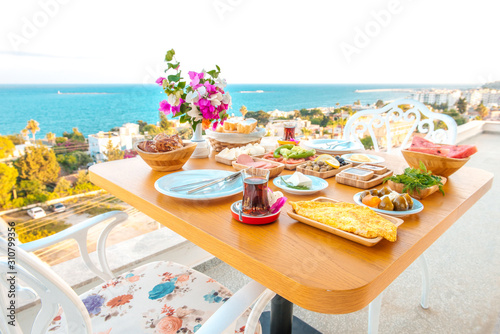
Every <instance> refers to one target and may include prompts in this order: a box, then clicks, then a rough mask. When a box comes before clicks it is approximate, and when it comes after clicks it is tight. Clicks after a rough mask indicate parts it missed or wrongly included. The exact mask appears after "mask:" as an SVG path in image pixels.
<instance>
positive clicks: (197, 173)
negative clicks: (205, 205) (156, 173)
mask: <svg viewBox="0 0 500 334" xmlns="http://www.w3.org/2000/svg"><path fill="white" fill-rule="evenodd" d="M231 174H233V172H230V171H225V170H217V169H200V170H186V171H181V172H177V173H172V174H168V175H165V176H163V177H160V178H159V179H158V180H156V182H155V189H156V190H158V191H159V192H161V193H162V194H164V195H167V196H170V197H175V198H184V199H191V200H205V199H215V198H224V197H229V196H232V195H235V194H237V193H240V192H242V191H243V181H242V180H241V177H240V176H238V177H237V178H235V179H234V180H233V181H229V182H219V183H216V184H214V185H212V186H210V187H207V188H205V189H202V190H200V191H198V192H195V193H194V194H188V193H187V191H188V190H190V189H193V188H194V187H192V188H188V189H185V190H182V191H173V190H171V188H173V187H178V186H182V185H185V184H189V183H194V182H200V181H207V180H211V179H214V178H222V177H225V176H229V175H231Z"/></svg>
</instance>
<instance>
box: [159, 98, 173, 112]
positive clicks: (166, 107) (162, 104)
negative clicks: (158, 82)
mask: <svg viewBox="0 0 500 334" xmlns="http://www.w3.org/2000/svg"><path fill="white" fill-rule="evenodd" d="M173 108H175V107H172V106H171V105H170V104H169V103H168V101H167V100H163V101H161V102H160V108H159V109H158V110H159V111H163V113H164V114H165V115H168V114H169V113H170V110H171V109H173Z"/></svg>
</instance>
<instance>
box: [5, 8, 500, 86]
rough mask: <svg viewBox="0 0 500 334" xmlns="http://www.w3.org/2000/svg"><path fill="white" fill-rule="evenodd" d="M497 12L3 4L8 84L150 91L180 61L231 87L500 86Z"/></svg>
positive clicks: (490, 10)
mask: <svg viewBox="0 0 500 334" xmlns="http://www.w3.org/2000/svg"><path fill="white" fill-rule="evenodd" d="M499 13H500V2H499V1H491V0H476V1H456V0H358V1H345V0H342V1H331V0H330V1H327V0H324V1H320V0H317V1H315V0H308V1H304V0H302V1H295V0H287V1H282V0H275V1H273V0H251V1H250V0H176V1H173V0H145V1H127V0H120V1H117V0H106V1H102V0H85V1H84V0H36V1H33V0H23V1H6V0H3V1H1V2H0V84H21V83H22V84H30V83H33V84H41V83H147V82H151V83H153V82H154V80H155V79H156V78H157V77H158V76H160V75H161V74H162V70H163V69H164V68H165V63H164V62H163V59H164V55H165V53H166V51H167V50H169V49H171V48H173V49H175V51H176V56H177V60H179V61H180V62H181V66H182V69H185V70H186V71H189V70H194V71H200V70H201V69H206V70H210V69H212V68H213V67H214V65H215V64H217V65H219V66H220V67H221V69H222V76H223V77H225V78H226V79H227V81H228V83H410V84H411V83H440V84H446V83H453V84H461V83H466V84H475V85H480V84H483V83H485V82H490V81H495V80H500V66H499V59H500V58H499V51H500V45H499V43H498V36H499V32H500V24H498V18H499Z"/></svg>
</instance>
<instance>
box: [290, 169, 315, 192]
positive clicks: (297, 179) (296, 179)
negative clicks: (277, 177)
mask: <svg viewBox="0 0 500 334" xmlns="http://www.w3.org/2000/svg"><path fill="white" fill-rule="evenodd" d="M286 182H288V183H290V184H291V185H292V186H303V187H307V188H311V186H312V180H311V179H310V178H308V177H307V176H305V175H304V174H302V173H301V172H295V173H294V174H293V175H292V176H290V177H289V178H288V180H286Z"/></svg>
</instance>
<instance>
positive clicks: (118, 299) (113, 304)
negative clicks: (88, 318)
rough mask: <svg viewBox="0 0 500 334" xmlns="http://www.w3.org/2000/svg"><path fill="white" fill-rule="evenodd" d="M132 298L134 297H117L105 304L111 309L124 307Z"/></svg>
mask: <svg viewBox="0 0 500 334" xmlns="http://www.w3.org/2000/svg"><path fill="white" fill-rule="evenodd" d="M132 298H134V296H132V295H121V296H118V297H115V298H113V299H111V300H110V301H109V302H108V303H107V304H106V306H109V307H112V308H113V307H117V306H121V305H125V304H127V303H130V300H132Z"/></svg>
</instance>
